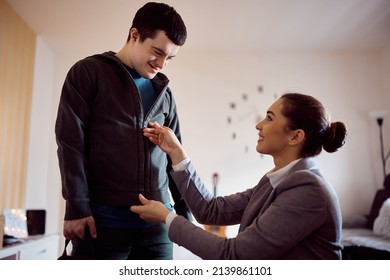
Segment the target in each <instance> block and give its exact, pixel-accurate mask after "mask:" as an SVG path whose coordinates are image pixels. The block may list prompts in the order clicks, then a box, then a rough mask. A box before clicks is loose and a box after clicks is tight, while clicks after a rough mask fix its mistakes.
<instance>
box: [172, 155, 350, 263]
mask: <svg viewBox="0 0 390 280" xmlns="http://www.w3.org/2000/svg"><path fill="white" fill-rule="evenodd" d="M172 177H173V179H174V180H175V182H176V184H177V186H178V188H179V190H180V192H181V194H182V195H183V197H184V199H185V201H186V203H187V205H188V206H189V208H190V209H191V211H192V213H193V215H194V217H195V218H196V219H197V221H198V222H199V223H202V224H214V225H233V224H240V228H239V232H238V234H237V236H236V237H235V238H221V237H218V236H216V235H214V234H212V233H208V232H206V231H204V230H202V229H201V228H199V227H197V226H196V225H194V224H192V223H191V222H189V221H188V220H186V219H184V218H183V217H180V216H179V217H176V218H175V219H174V220H173V222H172V224H171V226H170V229H169V237H170V239H171V240H172V241H173V242H175V243H177V244H178V245H180V246H183V247H185V248H187V249H188V250H190V251H191V252H193V253H194V254H196V255H198V256H199V257H201V258H202V259H214V260H216V259H340V258H341V249H342V245H341V243H340V237H341V211H340V207H339V202H338V198H337V195H336V193H335V191H334V190H333V188H332V187H331V186H330V185H329V184H328V183H327V182H326V181H325V179H324V178H323V177H322V175H321V173H320V172H319V170H318V169H317V168H316V167H315V165H314V162H313V161H312V160H310V159H302V160H300V161H299V162H298V163H297V164H295V165H294V166H293V167H292V169H291V170H290V172H289V173H288V174H287V176H286V178H285V179H284V180H283V181H282V182H281V183H280V184H279V185H278V186H277V187H276V188H275V189H274V188H273V187H272V186H271V184H270V182H269V179H268V177H266V176H264V177H263V178H262V179H261V180H260V182H259V183H258V184H257V186H255V187H254V188H251V189H248V190H246V191H244V192H240V193H236V194H233V195H229V196H225V197H216V198H214V197H213V196H212V195H211V194H210V193H209V191H208V190H207V189H206V187H205V186H204V184H203V183H202V182H201V180H200V178H199V177H198V176H197V174H196V170H195V168H194V166H193V165H192V164H191V163H190V164H189V166H188V168H187V169H186V170H184V171H178V172H172Z"/></svg>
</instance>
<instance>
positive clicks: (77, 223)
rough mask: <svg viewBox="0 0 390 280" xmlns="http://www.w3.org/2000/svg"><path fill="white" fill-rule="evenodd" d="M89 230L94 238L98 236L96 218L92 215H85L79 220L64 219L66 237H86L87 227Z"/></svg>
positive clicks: (71, 238)
mask: <svg viewBox="0 0 390 280" xmlns="http://www.w3.org/2000/svg"><path fill="white" fill-rule="evenodd" d="M87 227H88V230H89V232H90V234H91V237H92V238H96V226H95V220H94V219H93V217H92V216H89V217H85V218H82V219H78V220H67V221H64V230H63V233H64V236H65V238H66V239H69V240H73V239H76V238H81V239H84V238H85V236H84V235H85V229H86V228H87Z"/></svg>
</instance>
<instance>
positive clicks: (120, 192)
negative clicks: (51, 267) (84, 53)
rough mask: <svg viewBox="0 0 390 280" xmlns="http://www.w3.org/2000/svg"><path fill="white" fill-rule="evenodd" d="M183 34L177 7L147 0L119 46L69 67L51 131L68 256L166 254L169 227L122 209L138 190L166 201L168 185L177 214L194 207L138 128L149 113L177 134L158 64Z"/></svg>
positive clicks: (155, 256) (176, 48) (157, 256)
mask: <svg viewBox="0 0 390 280" xmlns="http://www.w3.org/2000/svg"><path fill="white" fill-rule="evenodd" d="M186 38H187V32H186V27H185V24H184V22H183V20H182V18H181V17H180V15H179V14H178V13H177V12H176V11H175V9H174V8H172V7H170V6H168V5H166V4H163V3H153V2H151V3H147V4H145V5H144V6H143V7H142V8H140V9H139V10H138V11H137V13H136V15H135V17H134V19H133V24H132V26H131V28H130V31H129V35H128V39H127V42H126V44H125V45H124V47H123V48H122V49H121V50H120V51H119V52H118V53H114V52H106V53H103V54H98V55H93V56H90V57H87V58H85V59H83V60H80V61H79V62H77V63H76V64H75V65H74V66H73V67H72V68H71V69H70V70H69V73H68V75H67V77H66V80H65V82H64V86H63V89H62V93H61V98H60V104H59V108H58V116H57V120H56V127H55V131H56V139H57V144H58V159H59V166H60V171H61V178H62V194H63V197H64V199H65V200H66V210H65V221H64V229H63V233H64V236H65V238H66V239H70V240H72V243H73V251H72V255H74V256H77V255H85V254H92V255H93V257H94V258H97V259H172V248H173V246H172V243H171V241H170V240H169V238H168V236H167V229H166V227H165V225H164V224H163V223H147V222H144V221H143V220H141V219H140V218H139V217H138V216H137V215H136V214H134V213H129V211H128V209H129V205H133V204H137V203H138V194H139V193H143V194H144V195H145V196H146V197H149V198H151V199H155V200H159V201H161V202H163V203H164V204H165V205H166V206H167V207H168V208H170V207H172V206H171V205H170V195H169V191H168V190H169V189H170V191H171V195H172V197H173V199H174V201H175V210H176V212H177V213H178V214H180V215H183V216H186V217H187V218H188V217H189V215H190V214H189V212H188V208H187V206H186V205H185V203H184V200H183V199H182V198H181V196H180V193H179V192H178V190H177V188H176V185H175V184H174V182H173V181H172V180H171V178H170V175H169V171H170V168H171V164H170V163H169V162H168V161H169V158H167V156H166V155H165V154H164V153H163V152H162V151H161V150H160V149H159V148H158V147H157V146H155V145H153V144H151V143H150V142H149V141H148V140H147V139H145V137H144V136H143V134H142V133H143V131H142V130H143V128H144V127H146V126H147V124H148V123H149V122H151V121H155V122H158V123H160V124H163V125H165V126H168V127H170V128H171V129H172V130H173V131H174V132H175V134H176V135H177V137H179V139H180V128H179V120H178V116H177V111H176V104H175V101H174V98H173V96H172V93H171V91H170V89H169V87H168V78H167V77H166V76H165V75H163V74H162V73H160V71H161V70H162V69H163V68H164V67H165V66H166V65H167V63H168V62H169V61H170V60H172V59H173V58H174V57H175V56H176V54H177V53H178V51H179V49H180V47H181V46H182V45H183V44H184V43H185V40H186ZM91 237H92V239H91Z"/></svg>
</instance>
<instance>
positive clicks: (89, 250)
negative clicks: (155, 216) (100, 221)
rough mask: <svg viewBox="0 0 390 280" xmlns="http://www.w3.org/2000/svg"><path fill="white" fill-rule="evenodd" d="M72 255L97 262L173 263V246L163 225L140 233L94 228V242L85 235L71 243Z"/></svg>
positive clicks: (139, 231)
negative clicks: (91, 258)
mask: <svg viewBox="0 0 390 280" xmlns="http://www.w3.org/2000/svg"><path fill="white" fill-rule="evenodd" d="M72 244H73V251H72V255H74V256H75V255H80V256H85V255H93V256H94V258H95V259H98V260H172V258H173V244H172V242H171V241H170V240H169V238H168V230H167V227H166V225H165V224H156V225H154V226H149V227H146V228H142V229H118V228H102V227H98V228H97V238H96V239H92V238H91V237H90V235H89V233H86V238H85V239H84V240H82V239H77V240H73V241H72Z"/></svg>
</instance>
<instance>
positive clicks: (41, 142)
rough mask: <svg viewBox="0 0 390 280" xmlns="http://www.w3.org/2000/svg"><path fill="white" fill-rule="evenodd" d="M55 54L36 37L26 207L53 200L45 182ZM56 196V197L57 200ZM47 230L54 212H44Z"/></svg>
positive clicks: (51, 229)
mask: <svg viewBox="0 0 390 280" xmlns="http://www.w3.org/2000/svg"><path fill="white" fill-rule="evenodd" d="M54 58H55V56H54V53H53V52H52V51H51V50H50V48H49V47H48V46H47V45H46V44H45V43H44V42H43V41H42V38H41V37H38V38H37V44H36V56H35V66H34V83H33V96H32V105H31V106H32V108H31V122H30V133H29V146H28V158H27V160H28V164H27V180H26V189H27V191H26V202H25V207H26V208H27V209H46V210H49V209H48V201H50V200H51V199H52V196H51V189H52V188H51V187H50V183H49V181H48V178H49V172H50V165H49V157H50V154H51V149H50V148H49V147H50V145H51V142H52V131H51V123H52V121H51V120H52V110H53V109H52V103H51V101H52V96H53V81H54V75H53V72H54ZM57 200H58V199H57V198H56V201H57ZM46 215H47V216H46V219H47V223H46V224H47V226H46V229H47V231H48V232H56V231H57V230H58V229H57V226H56V223H55V222H54V221H56V220H57V219H58V217H57V216H56V212H54V211H51V210H50V211H47V213H46Z"/></svg>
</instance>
